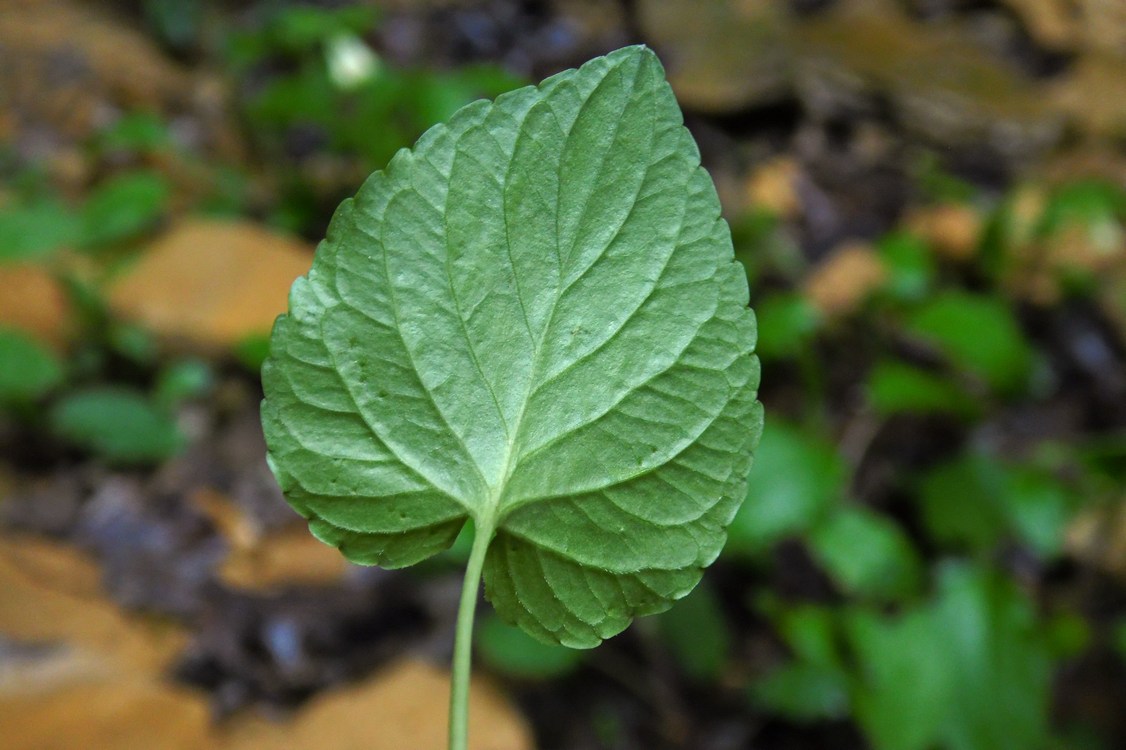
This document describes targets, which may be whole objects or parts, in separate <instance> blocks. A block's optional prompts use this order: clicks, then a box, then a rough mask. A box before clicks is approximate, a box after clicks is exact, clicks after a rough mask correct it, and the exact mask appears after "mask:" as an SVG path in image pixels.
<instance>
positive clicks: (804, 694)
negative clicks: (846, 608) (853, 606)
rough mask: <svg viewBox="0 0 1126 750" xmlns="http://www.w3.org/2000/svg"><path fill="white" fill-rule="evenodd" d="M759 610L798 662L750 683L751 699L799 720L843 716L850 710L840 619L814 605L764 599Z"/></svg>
mask: <svg viewBox="0 0 1126 750" xmlns="http://www.w3.org/2000/svg"><path fill="white" fill-rule="evenodd" d="M759 608H760V609H762V610H763V611H764V614H765V615H766V616H767V617H769V618H770V619H771V620H772V621H773V623H774V626H775V628H776V629H777V631H778V635H779V636H780V637H781V639H782V640H783V641H784V642H785V643H786V645H787V646H788V647H789V649H790V651H792V652H793V655H794V660H793V661H792V662H790V663H789V664H785V665H783V666H781V667H778V668H776V669H774V670H771V671H770V672H769V673H767V674H766V675H763V676H761V677H758V678H757V679H755V681H754V682H753V683H752V684H751V688H750V697H751V700H752V701H753V702H754V703H756V704H759V705H762V706H765V707H766V708H768V709H770V710H772V711H777V712H778V713H781V714H782V715H784V716H787V717H789V718H791V719H795V720H797V721H816V720H821V719H838V718H841V717H842V716H843V715H844V714H845V712H846V711H847V710H848V708H849V704H850V697H849V676H848V672H847V670H846V669H845V665H844V662H843V661H842V659H841V657H840V654H839V653H838V651H839V648H838V644H837V640H838V637H837V629H838V628H837V622H836V620H837V615H836V613H835V612H834V611H833V610H831V609H829V608H827V607H820V606H815V605H798V606H792V607H790V606H785V605H783V604H781V603H780V602H778V601H776V600H773V597H769V596H768V597H764V599H763V600H762V601H760V602H759Z"/></svg>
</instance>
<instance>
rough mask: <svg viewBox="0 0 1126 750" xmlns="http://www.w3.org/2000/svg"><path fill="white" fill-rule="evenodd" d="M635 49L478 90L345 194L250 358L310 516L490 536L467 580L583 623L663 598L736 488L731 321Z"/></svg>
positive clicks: (269, 430) (737, 301) (545, 622)
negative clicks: (469, 522) (257, 353)
mask: <svg viewBox="0 0 1126 750" xmlns="http://www.w3.org/2000/svg"><path fill="white" fill-rule="evenodd" d="M719 208H720V207H719V201H718V199H717V197H716V193H715V189H714V186H713V185H712V182H711V180H710V178H709V177H708V175H707V173H706V172H705V171H704V170H703V169H702V168H701V167H700V163H699V155H698V152H697V150H696V147H695V144H694V143H693V141H692V139H691V136H690V135H689V133H688V131H687V130H686V129H685V128H684V127H683V124H682V119H681V115H680V111H679V109H678V107H677V104H676V100H675V98H674V97H673V94H672V91H671V89H670V88H669V86H668V84H667V82H666V81H665V80H664V73H663V70H662V69H661V66H660V63H659V62H658V61H657V58H656V56H655V55H653V53H652V52H650V51H649V50H647V49H645V48H643V47H631V48H626V49H623V50H619V51H617V52H615V53H612V54H610V55H608V56H606V57H603V58H597V59H595V60H593V61H591V62H589V63H587V64H586V65H584V66H583V67H582V68H580V69H579V70H577V71H567V72H565V73H561V74H559V75H557V76H555V77H553V78H550V79H548V80H547V81H545V82H544V83H543V84H541V85H540V86H539V87H528V88H523V89H519V90H517V91H514V92H512V93H510V94H506V95H503V96H501V97H500V98H498V99H497V100H496V102H495V103H492V102H488V101H478V102H475V103H473V104H471V105H469V106H467V107H465V108H464V109H462V110H460V111H459V112H458V113H457V114H456V115H454V116H453V117H452V118H451V119H450V121H449V122H448V123H447V124H445V125H440V126H437V127H435V128H433V129H431V130H430V131H429V132H427V133H426V134H425V135H424V136H423V137H422V138H421V139H420V140H419V141H418V143H417V144H416V145H415V147H414V149H413V150H410V151H407V150H403V151H400V152H399V153H398V154H397V155H396V156H395V158H394V159H393V160H392V161H391V163H390V164H389V165H388V167H387V169H386V170H385V171H383V172H377V173H376V174H374V175H373V176H372V177H371V178H370V179H369V180H368V181H367V182H366V183H365V184H364V186H363V187H362V188H361V189H360V191H359V193H358V194H357V195H356V197H355V198H354V199H351V200H348V201H345V202H344V203H343V204H342V205H341V207H340V208H339V209H338V211H337V213H336V215H335V217H334V218H333V221H332V224H331V226H330V227H329V232H328V238H327V239H326V240H325V241H324V242H323V243H322V244H321V246H320V248H319V249H318V252H317V255H316V258H315V260H314V263H313V267H312V269H311V270H310V272H309V274H308V275H307V276H306V277H303V278H301V279H299V280H298V281H297V282H295V284H294V286H293V289H292V292H291V295H290V310H289V314H288V315H285V316H283V317H281V318H279V320H278V323H277V324H276V326H275V329H274V332H273V336H272V340H271V350H270V357H269V359H268V360H267V361H266V363H265V365H264V367H263V385H264V390H265V394H266V399H265V401H264V403H263V424H264V428H265V433H266V438H267V444H268V446H269V458H270V462H271V465H272V467H273V469H274V472H275V474H276V476H277V478H278V481H279V483H280V484H281V487H282V489H283V490H284V492H285V493H286V496H287V498H288V499H289V501H290V503H292V504H293V506H294V507H295V508H297V509H298V511H299V512H301V513H302V514H303V515H304V516H306V517H307V518H308V519H309V522H310V529H311V530H312V531H313V533H314V534H316V535H317V536H318V537H319V538H321V539H322V540H324V541H325V542H327V543H329V544H333V545H336V546H338V547H340V549H341V550H342V552H343V553H344V554H345V555H346V556H348V557H349V558H350V559H352V560H354V561H356V562H361V563H368V564H379V565H383V566H386V567H401V566H406V565H410V564H412V563H415V562H418V561H420V560H423V559H425V558H427V557H430V556H432V555H434V554H435V553H437V552H439V551H441V550H443V549H445V548H446V547H448V546H449V545H450V544H451V542H452V541H453V539H454V537H455V536H456V535H457V533H458V531H459V530H460V529H461V527H462V526H463V525H464V524H465V522H466V519H467V518H472V519H473V520H474V522H475V524H476V528H477V530H478V533H479V534H482V535H485V538H488V537H489V536H492V535H493V534H495V537H493V538H492V541H491V545H490V546H489V547H488V554H487V558H486V559H485V570H484V576H485V584H486V593H487V595H488V597H489V598H490V599H491V600H492V602H493V603H494V605H495V607H496V609H497V611H498V613H499V614H500V615H501V616H502V617H503V618H504V619H505V620H506V621H509V622H514V623H517V624H519V625H520V626H521V627H523V628H524V629H525V630H526V631H528V632H529V633H531V634H533V635H535V636H536V637H538V638H540V639H542V640H546V641H548V642H559V643H563V644H566V645H570V646H576V647H589V646H594V645H596V644H597V643H599V642H600V641H601V640H602V639H604V638H607V637H609V636H611V635H614V634H615V633H618V632H620V631H621V630H622V629H624V628H625V627H626V625H628V624H629V622H630V620H631V619H632V618H633V617H634V616H635V615H641V614H650V613H654V612H659V611H662V610H664V609H666V608H668V607H669V606H670V604H671V603H672V602H673V601H674V600H676V599H678V598H680V597H682V596H684V595H685V594H687V593H688V592H689V591H690V590H691V589H692V588H693V587H694V586H695V585H696V583H697V581H698V580H699V579H700V576H701V574H702V570H703V568H704V567H705V566H707V565H708V564H710V563H711V562H712V561H713V560H714V559H715V558H716V556H717V555H718V554H719V551H720V548H721V547H722V545H723V543H724V540H725V537H726V533H725V529H726V526H727V525H728V523H729V522H730V521H731V518H732V516H733V515H734V513H735V511H736V509H737V507H738V506H739V503H740V502H741V501H742V499H743V497H744V496H745V494H746V477H747V473H748V471H749V468H750V462H751V450H752V448H753V446H754V444H755V442H756V441H757V438H758V435H759V432H760V430H761V424H762V411H761V406H760V405H759V404H758V402H757V401H756V400H755V392H756V388H757V385H758V378H759V371H758V361H757V359H756V358H755V357H754V356H753V355H752V353H751V352H752V350H753V347H754V341H755V325H754V317H753V315H752V314H751V313H750V311H749V310H748V308H747V299H748V293H747V285H746V279H745V276H744V274H743V271H742V269H741V267H740V266H739V265H738V264H737V263H735V261H734V258H733V253H732V249H731V240H730V235H729V232H728V229H727V225H726V223H725V222H724V221H723V220H722V219H721V218H720V215H719Z"/></svg>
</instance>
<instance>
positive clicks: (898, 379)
mask: <svg viewBox="0 0 1126 750" xmlns="http://www.w3.org/2000/svg"><path fill="white" fill-rule="evenodd" d="M867 391H868V400H869V401H870V402H871V404H872V408H873V409H874V410H875V411H876V413H878V414H881V415H884V416H890V415H892V414H903V413H906V414H952V415H955V416H959V417H963V418H966V419H969V418H972V417H974V416H976V415H977V414H978V413H980V411H981V407H980V405H979V404H978V402H977V400H976V399H974V398H973V397H972V396H971V395H970V394H969V393H967V392H966V390H965V389H964V388H962V386H961V385H959V384H958V383H956V382H954V381H952V380H951V379H950V378H944V377H941V376H939V375H936V374H935V373H932V372H928V371H926V370H923V369H920V368H918V367H915V366H914V365H909V364H907V363H905V362H896V361H894V360H890V359H884V360H880V361H878V362H876V364H874V365H873V366H872V371H871V372H870V373H868V382H867Z"/></svg>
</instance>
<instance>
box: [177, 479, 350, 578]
mask: <svg viewBox="0 0 1126 750" xmlns="http://www.w3.org/2000/svg"><path fill="white" fill-rule="evenodd" d="M191 500H192V504H193V505H194V506H195V507H196V508H198V509H200V510H201V511H202V512H203V513H205V514H206V515H207V516H208V517H209V518H210V519H211V520H212V522H213V523H214V524H215V526H216V528H218V529H219V530H220V532H221V533H222V534H223V536H224V537H226V539H227V542H228V544H229V546H230V550H231V551H230V553H229V554H228V555H227V558H226V560H224V561H223V565H222V567H221V568H220V569H219V577H220V578H221V579H222V580H223V582H225V583H226V584H228V585H229V586H232V587H234V588H238V589H250V590H255V591H270V590H275V589H277V588H279V587H282V586H286V585H292V584H314V585H316V584H332V583H338V582H339V581H340V580H341V578H343V577H344V575H345V573H346V572H347V571H348V567H349V563H348V561H347V560H345V559H344V556H343V555H342V554H340V551H339V550H338V549H336V548H335V547H330V546H328V545H327V544H324V543H323V542H321V541H319V540H317V539H316V537H314V536H313V535H312V534H310V533H309V530H308V528H306V525H305V523H303V522H300V521H299V522H297V523H294V524H292V525H290V526H287V527H286V528H284V529H281V530H279V531H275V532H273V533H270V534H264V533H263V531H262V529H261V528H259V527H258V525H257V524H256V523H255V522H254V520H253V519H251V518H250V517H249V516H247V515H246V514H245V513H243V512H241V511H240V510H239V509H238V507H237V506H236V505H235V504H234V503H233V502H231V500H230V498H228V497H226V496H225V495H224V494H223V493H221V492H218V491H216V490H212V489H202V490H199V491H197V492H195V493H194V494H193V495H192V499H191Z"/></svg>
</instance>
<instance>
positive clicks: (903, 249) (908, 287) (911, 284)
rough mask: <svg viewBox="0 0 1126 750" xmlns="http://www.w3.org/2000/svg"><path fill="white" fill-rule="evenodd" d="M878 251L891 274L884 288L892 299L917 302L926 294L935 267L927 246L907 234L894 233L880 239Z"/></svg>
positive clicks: (919, 239)
mask: <svg viewBox="0 0 1126 750" xmlns="http://www.w3.org/2000/svg"><path fill="white" fill-rule="evenodd" d="M876 251H877V253H878V254H879V256H880V260H882V261H883V264H884V267H885V268H886V269H887V270H888V280H887V282H886V284H885V288H886V289H887V290H888V291H889V292H890V293H891V294H892V295H893V296H895V297H897V298H899V299H905V300H917V299H920V298H921V297H923V296H924V295H925V294H926V293H927V290H928V289H929V287H930V285H931V282H932V280H933V279H934V275H935V263H934V256H933V255H932V254H931V250H930V248H929V247H927V243H926V242H924V241H923V240H922V239H921V238H919V237H917V236H915V235H913V234H910V233H908V232H893V233H892V234H888V235H886V236H885V237H883V238H881V239H880V241H879V242H878V243H877V245H876Z"/></svg>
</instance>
